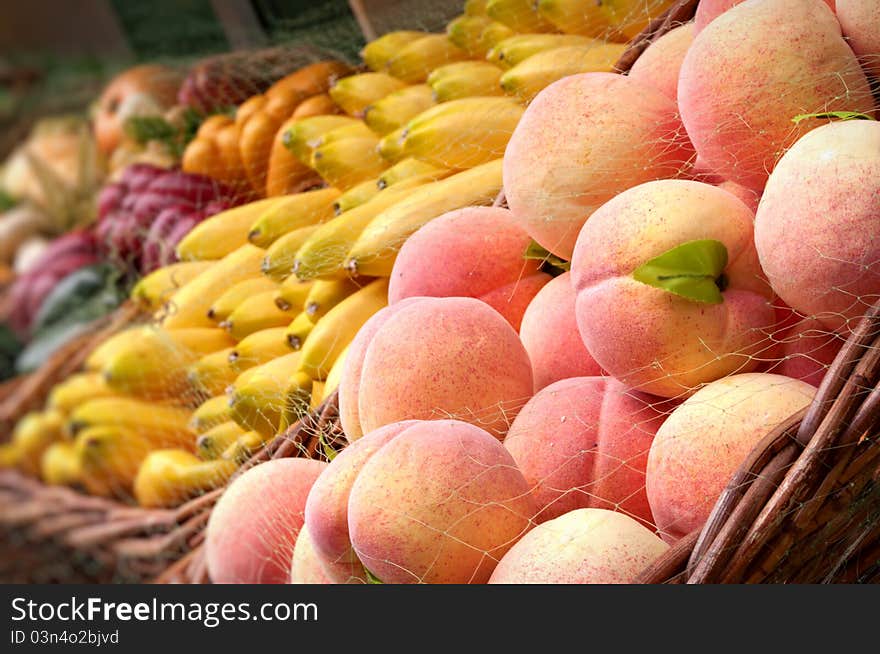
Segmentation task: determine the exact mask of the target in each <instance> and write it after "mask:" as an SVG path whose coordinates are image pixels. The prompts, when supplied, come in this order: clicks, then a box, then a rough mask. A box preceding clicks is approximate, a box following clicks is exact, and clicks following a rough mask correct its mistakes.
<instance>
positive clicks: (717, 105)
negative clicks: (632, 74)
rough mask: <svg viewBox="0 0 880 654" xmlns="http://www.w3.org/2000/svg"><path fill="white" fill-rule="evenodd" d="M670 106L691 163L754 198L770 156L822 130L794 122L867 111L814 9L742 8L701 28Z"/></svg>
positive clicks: (835, 37)
mask: <svg viewBox="0 0 880 654" xmlns="http://www.w3.org/2000/svg"><path fill="white" fill-rule="evenodd" d="M678 106H679V109H680V111H681V117H682V120H683V121H684V126H685V128H687V133H688V136H690V139H691V141H692V142H693V144H694V146H695V147H696V150H697V154H698V155H699V156H700V157H702V158H703V159H705V161H706V163H707V164H708V165H709V166H710V167H711V168H712V169H713V170H715V171H716V172H717V173H719V174H720V175H721V176H722V177H724V178H725V179H727V180H730V181H732V182H736V183H738V184H742V185H743V186H748V187H750V188H754V189H755V190H760V189H762V188H763V186H764V184H765V183H766V181H767V177H768V175H769V173H770V171H772V170H773V168H774V166H775V165H776V162H777V161H778V159H779V157H781V156H782V154H783V153H784V152H785V150H786V149H787V148H789V147H790V146H791V145H792V144H794V142H795V141H797V139H798V138H799V137H800V136H801V135H803V134H806V133H807V132H809V131H810V130H811V129H814V128H816V127H818V126H819V125H822V124H824V123H825V122H827V121H826V120H825V119H821V118H808V119H804V120H801V121H800V122H798V123H796V124H795V123H794V122H793V119H794V118H795V117H796V116H800V115H806V114H814V113H824V112H831V111H858V112H870V111H872V110H873V108H874V101H873V98H872V97H871V91H870V88H869V87H868V80H867V78H866V77H865V73H864V72H863V71H862V69H861V68H860V67H859V62H858V61H857V60H856V57H855V55H854V54H853V52H852V50H850V49H849V47H848V46H847V44H846V42H845V41H844V40H843V37H842V36H841V34H840V25H839V24H838V23H837V20H835V18H834V14H833V13H832V12H831V11H829V10H828V6H827V5H826V4H825V3H824V2H822V0H764V1H763V2H745V3H743V4H738V5H736V6H735V7H732V8H731V9H729V10H727V11H726V12H724V13H723V14H721V15H720V16H718V17H717V18H715V20H713V21H712V22H711V23H709V24H708V25H706V27H705V29H703V30H702V31H701V32H699V34H697V36H696V38H695V39H694V42H693V44H691V47H690V48H689V49H688V52H687V55H686V56H685V58H684V63H683V64H682V66H681V74H680V76H679V81H678Z"/></svg>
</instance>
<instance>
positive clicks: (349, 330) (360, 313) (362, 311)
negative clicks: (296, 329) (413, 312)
mask: <svg viewBox="0 0 880 654" xmlns="http://www.w3.org/2000/svg"><path fill="white" fill-rule="evenodd" d="M387 305H388V280H387V279H377V280H375V281H373V282H370V283H369V284H367V285H366V286H364V287H363V288H362V289H360V290H358V291H356V292H355V293H352V294H351V295H349V296H348V297H347V298H345V299H344V300H342V301H341V302H340V303H339V304H337V305H336V306H334V307H333V308H332V309H330V310H329V311H328V312H327V313H326V315H324V317H322V318H321V319H320V320H319V321H318V322H317V323H315V327H314V329H312V331H311V333H310V334H309V336H308V338H306V340H305V343H304V344H303V346H302V351H301V354H302V356H301V357H300V359H299V372H304V373H306V374H308V375H309V376H311V378H312V379H317V380H323V379H326V378H327V374H328V373H329V372H330V369H331V368H332V367H333V364H334V363H335V361H336V359H337V358H338V357H339V355H340V353H341V352H342V351H343V350H344V349H345V348H346V347H348V344H349V343H351V341H352V339H353V338H354V337H355V334H357V332H358V330H359V329H360V328H361V326H362V325H363V324H364V323H365V322H367V320H368V319H369V318H370V317H371V316H372V315H373V314H374V313H376V312H377V311H379V310H380V309H382V308H384V307H385V306H387Z"/></svg>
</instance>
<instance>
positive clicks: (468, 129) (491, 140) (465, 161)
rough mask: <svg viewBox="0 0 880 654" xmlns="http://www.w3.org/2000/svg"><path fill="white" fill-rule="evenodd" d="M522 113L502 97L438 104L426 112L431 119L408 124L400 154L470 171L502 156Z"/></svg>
mask: <svg viewBox="0 0 880 654" xmlns="http://www.w3.org/2000/svg"><path fill="white" fill-rule="evenodd" d="M502 79H503V78H502ZM453 105H456V106H455V107H453ZM443 107H445V108H446V109H445V110H444V111H439V109H440V108H443ZM523 111H525V110H524V109H523V107H522V106H520V105H519V104H518V103H517V102H515V101H514V100H512V99H510V98H505V97H492V98H463V99H461V100H453V101H451V102H447V103H444V104H441V105H437V107H434V108H433V109H429V110H428V111H427V112H425V113H426V114H431V112H434V113H433V114H432V115H431V116H430V117H427V118H426V117H425V114H422V115H420V116H418V117H416V118H415V119H413V120H412V121H410V123H409V124H408V125H407V132H406V137H405V139H404V142H403V151H404V153H405V154H407V155H408V156H410V157H415V158H416V159H420V160H422V161H426V162H428V163H430V164H433V165H435V166H438V167H440V168H458V169H464V168H473V167H474V166H479V165H481V164H485V163H488V162H490V161H493V160H495V159H498V158H499V157H502V156H503V155H504V150H505V148H506V147H507V142H508V141H509V140H510V137H511V136H512V135H513V130H514V129H515V128H516V126H517V124H518V123H519V120H520V118H521V117H522V114H523Z"/></svg>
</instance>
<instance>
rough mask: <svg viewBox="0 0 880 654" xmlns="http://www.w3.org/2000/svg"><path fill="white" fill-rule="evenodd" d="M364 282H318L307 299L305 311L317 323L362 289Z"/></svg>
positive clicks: (334, 280) (342, 280) (335, 280)
mask: <svg viewBox="0 0 880 654" xmlns="http://www.w3.org/2000/svg"><path fill="white" fill-rule="evenodd" d="M362 285H363V282H360V283H359V282H357V281H355V280H353V279H333V280H328V281H324V280H318V281H316V282H315V283H314V284H313V285H312V290H311V291H310V292H309V295H308V297H307V298H306V303H305V305H304V306H303V311H304V312H305V313H306V315H307V316H308V317H309V318H310V319H311V321H312V322H313V323H317V322H318V321H319V320H320V319H321V318H323V317H324V316H326V315H327V312H329V311H330V309H332V308H333V307H335V306H336V305H337V304H339V303H340V302H342V301H343V300H344V299H345V298H347V297H348V296H349V295H351V294H352V293H355V292H356V291H357V290H358V289H359V288H361V287H362Z"/></svg>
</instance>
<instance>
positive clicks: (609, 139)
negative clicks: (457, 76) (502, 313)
mask: <svg viewBox="0 0 880 654" xmlns="http://www.w3.org/2000/svg"><path fill="white" fill-rule="evenodd" d="M621 107H626V111H622V110H621ZM693 157H694V151H693V147H692V146H691V144H690V142H689V141H688V139H687V136H686V134H685V133H684V129H683V128H682V125H681V120H680V118H679V116H678V109H677V108H676V106H675V102H674V101H673V100H671V99H669V98H668V97H666V96H665V95H663V93H661V92H660V91H658V90H657V89H655V88H654V87H652V86H650V85H648V84H645V83H644V82H639V81H637V80H634V79H630V78H629V77H627V76H624V75H617V74H614V73H584V74H580V75H571V76H569V77H566V78H564V79H561V80H559V81H557V82H554V83H553V84H551V85H550V86H548V87H547V88H545V89H544V90H543V91H541V93H539V94H538V96H537V97H536V98H535V99H534V100H533V101H532V102H531V104H529V106H528V108H527V109H526V111H525V113H524V114H523V117H522V119H521V120H520V122H519V124H518V125H517V127H516V129H515V130H514V132H513V136H512V137H511V139H510V142H509V143H508V144H507V149H506V151H505V153H504V170H503V179H504V189H505V193H506V196H507V203H508V205H509V206H510V210H511V212H512V214H513V217H514V219H515V220H516V221H517V222H518V223H519V224H520V225H522V226H523V228H524V229H525V230H526V232H528V234H529V236H531V237H532V238H533V239H535V240H536V241H537V242H538V243H540V244H541V245H542V246H543V247H544V248H546V249H547V250H549V251H550V252H552V253H553V254H556V255H558V256H560V257H562V258H564V259H570V258H571V254H572V251H573V250H574V244H575V241H576V240H577V235H578V231H579V230H580V228H581V226H582V225H583V224H584V222H585V221H586V220H587V218H588V217H589V216H590V214H591V213H593V211H595V209H596V208H598V207H599V206H600V205H601V204H602V203H604V202H606V201H607V200H610V199H611V198H613V197H614V196H615V195H617V194H618V193H619V192H620V191H623V190H624V189H627V188H630V187H633V186H636V185H637V184H640V183H642V182H647V181H649V180H654V179H665V178H670V177H676V176H679V175H682V174H684V173H686V172H687V170H688V169H689V168H690V164H689V162H690V161H692V160H693Z"/></svg>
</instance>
